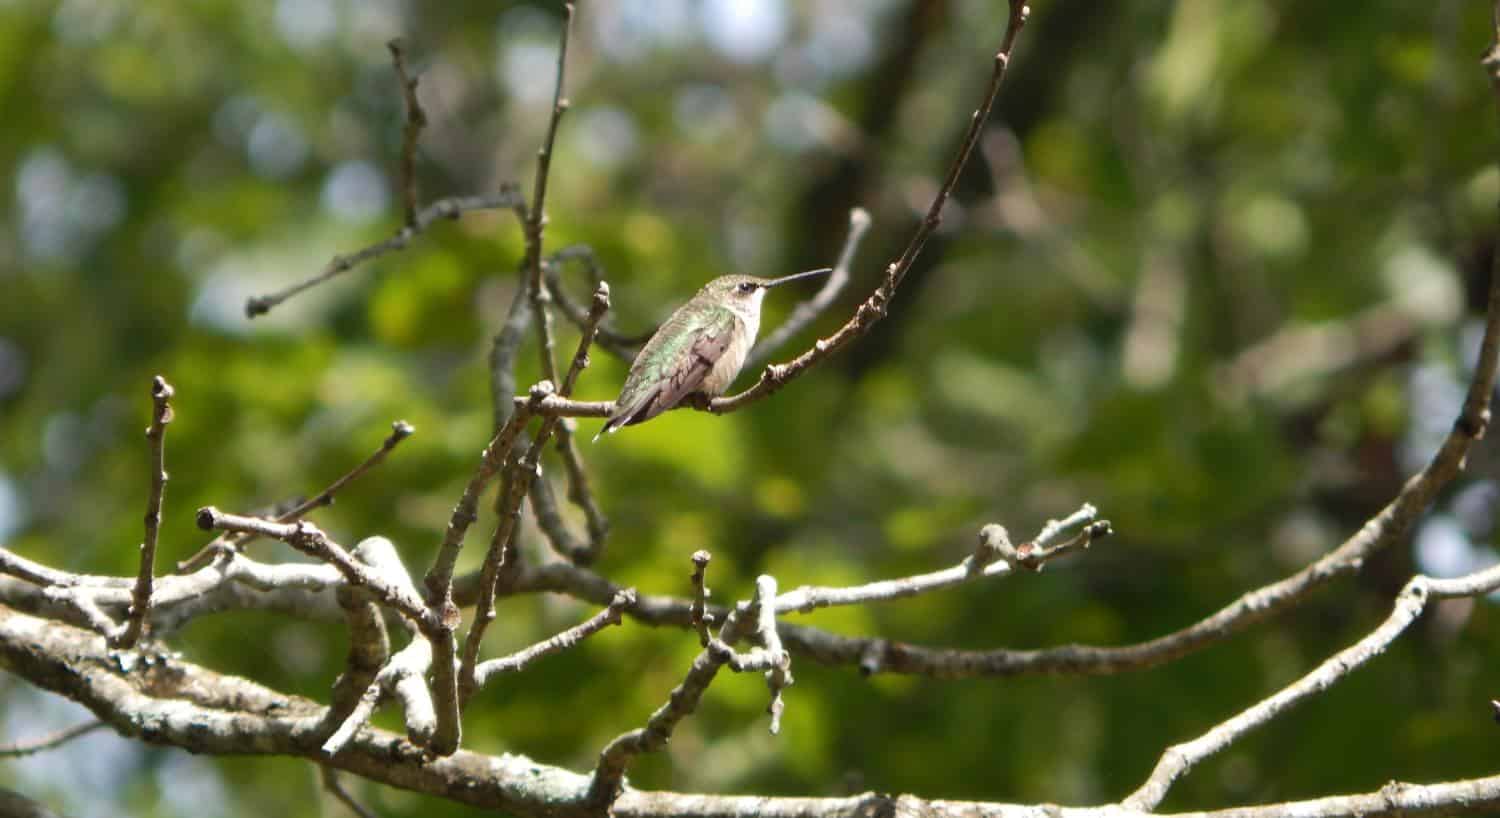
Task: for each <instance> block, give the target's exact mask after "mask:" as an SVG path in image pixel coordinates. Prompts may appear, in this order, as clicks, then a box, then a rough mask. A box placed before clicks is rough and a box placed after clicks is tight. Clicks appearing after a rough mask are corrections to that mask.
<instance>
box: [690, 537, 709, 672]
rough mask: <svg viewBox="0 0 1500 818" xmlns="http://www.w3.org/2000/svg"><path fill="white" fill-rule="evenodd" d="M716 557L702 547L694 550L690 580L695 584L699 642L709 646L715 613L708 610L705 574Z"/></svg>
mask: <svg viewBox="0 0 1500 818" xmlns="http://www.w3.org/2000/svg"><path fill="white" fill-rule="evenodd" d="M713 558H714V556H713V554H710V553H708V552H707V551H704V550H702V549H699V550H697V551H694V552H693V573H692V575H691V576H689V577H688V581H689V582H691V583H692V584H693V609H692V622H693V628H694V629H695V630H697V631H698V644H699V646H701V647H705V648H706V647H708V643H709V642H711V641H713V634H712V633H711V632H710V631H709V629H710V628H712V627H713V624H714V617H713V614H711V613H709V612H708V586H707V585H706V584H704V583H705V580H704V574H705V573H706V571H707V570H708V563H709V561H710V560H712V559H713Z"/></svg>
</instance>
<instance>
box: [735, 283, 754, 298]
mask: <svg viewBox="0 0 1500 818" xmlns="http://www.w3.org/2000/svg"><path fill="white" fill-rule="evenodd" d="M735 289H736V290H739V291H740V292H742V293H745V294H746V295H749V294H750V293H753V292H755V284H754V282H750V281H746V282H744V283H742V284H740V285H739V286H738V287H735Z"/></svg>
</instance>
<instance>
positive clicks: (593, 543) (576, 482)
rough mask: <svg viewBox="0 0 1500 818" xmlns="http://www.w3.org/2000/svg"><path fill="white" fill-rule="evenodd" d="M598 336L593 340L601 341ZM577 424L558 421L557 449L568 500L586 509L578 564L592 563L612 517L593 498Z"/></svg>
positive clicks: (577, 551)
mask: <svg viewBox="0 0 1500 818" xmlns="http://www.w3.org/2000/svg"><path fill="white" fill-rule="evenodd" d="M598 342H599V339H598V337H597V336H596V337H595V338H594V343H596V344H597V343H598ZM576 430H577V426H576V424H575V423H574V422H573V419H572V418H564V419H563V420H562V421H561V422H560V423H558V424H557V432H556V435H557V453H558V455H559V456H561V457H562V461H563V469H564V471H566V472H567V475H568V500H569V502H571V503H572V504H573V505H574V506H576V507H578V509H579V510H580V511H582V512H583V518H584V521H585V525H586V527H587V528H588V535H589V539H588V543H587V544H585V545H584V546H583V547H582V548H575V549H573V550H571V551H570V552H569V557H570V558H571V559H572V560H573V561H574V562H576V563H578V564H579V565H591V564H593V562H594V561H595V560H597V559H599V555H600V554H601V553H603V551H604V541H605V540H606V539H607V538H608V537H609V517H607V516H605V514H604V509H602V508H600V507H599V502H598V501H597V500H595V499H594V490H593V488H592V486H590V484H589V473H588V469H587V468H586V467H585V466H584V464H583V456H582V455H581V454H580V453H579V452H578V447H577V446H576V445H574V438H575V434H574V433H575V432H576Z"/></svg>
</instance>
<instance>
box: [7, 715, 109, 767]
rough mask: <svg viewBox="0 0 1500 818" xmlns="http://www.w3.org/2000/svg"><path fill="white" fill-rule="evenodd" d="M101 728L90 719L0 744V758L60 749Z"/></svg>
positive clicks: (95, 721)
mask: <svg viewBox="0 0 1500 818" xmlns="http://www.w3.org/2000/svg"><path fill="white" fill-rule="evenodd" d="M103 726H104V722H102V721H99V720H98V719H90V720H89V721H86V722H83V723H81V724H75V725H73V726H72V727H66V728H63V729H62V730H58V731H56V732H53V733H48V734H47V735H45V736H38V737H36V738H33V739H26V740H24V741H12V742H9V743H7V744H0V757H5V758H17V757H20V756H29V755H32V754H35V753H40V752H43V751H45V750H51V749H53V748H55V747H61V746H62V745H64V744H67V743H68V742H70V741H72V740H73V739H75V738H78V737H79V736H83V735H87V734H89V733H92V732H94V731H95V730H98V729H99V728H100V727H103Z"/></svg>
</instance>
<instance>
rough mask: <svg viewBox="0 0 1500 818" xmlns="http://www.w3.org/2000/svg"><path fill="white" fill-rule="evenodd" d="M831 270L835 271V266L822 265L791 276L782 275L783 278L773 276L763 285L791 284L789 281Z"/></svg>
mask: <svg viewBox="0 0 1500 818" xmlns="http://www.w3.org/2000/svg"><path fill="white" fill-rule="evenodd" d="M831 272H833V268H832V267H820V268H818V269H816V270H808V271H807V272H805V273H792V274H791V275H789V276H782V277H781V278H773V279H771V280H770V281H767V282H766V283H765V284H764V285H763V286H766V287H779V286H781V285H782V284H789V283H791V282H793V281H800V280H802V279H804V278H812V277H813V276H821V275H828V274H829V273H831Z"/></svg>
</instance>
